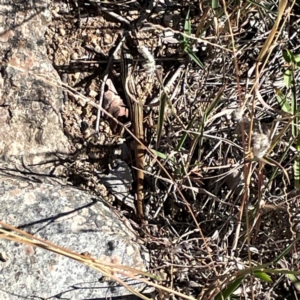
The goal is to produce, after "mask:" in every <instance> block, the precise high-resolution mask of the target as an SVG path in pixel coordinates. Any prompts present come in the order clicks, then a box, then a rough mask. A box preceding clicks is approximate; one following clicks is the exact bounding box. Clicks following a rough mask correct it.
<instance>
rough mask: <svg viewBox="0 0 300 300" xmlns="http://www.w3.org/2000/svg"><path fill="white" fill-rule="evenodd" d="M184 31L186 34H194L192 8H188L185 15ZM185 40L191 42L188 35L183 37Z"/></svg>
mask: <svg viewBox="0 0 300 300" xmlns="http://www.w3.org/2000/svg"><path fill="white" fill-rule="evenodd" d="M184 33H185V34H186V35H191V34H192V27H191V20H190V9H189V10H188V12H187V14H186V16H185V21H184ZM183 41H184V42H185V43H189V42H190V39H189V38H188V37H186V36H184V37H183Z"/></svg>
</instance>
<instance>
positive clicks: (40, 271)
mask: <svg viewBox="0 0 300 300" xmlns="http://www.w3.org/2000/svg"><path fill="white" fill-rule="evenodd" d="M0 195H1V199H0V201H1V211H0V220H2V221H4V222H5V223H8V224H11V225H13V226H15V227H18V228H19V229H21V230H23V231H26V232H28V233H30V234H33V235H35V236H37V237H40V238H43V239H45V240H48V241H51V242H52V243H55V244H57V245H59V246H61V247H64V248H68V249H70V250H72V251H75V252H77V253H89V255H91V256H92V257H94V258H97V259H100V260H103V261H104V262H114V263H118V264H123V265H126V266H130V267H134V268H137V269H139V270H145V264H144V261H143V259H142V257H141V254H140V247H139V245H138V244H136V243H135V242H134V241H133V240H134V239H135V236H134V234H133V233H131V232H130V230H128V227H126V226H125V225H124V224H123V223H122V222H120V221H119V219H118V217H117V216H116V215H114V214H113V213H112V212H111V210H110V209H109V208H108V207H107V205H106V204H105V203H104V202H102V200H101V199H98V198H95V197H93V196H91V195H88V194H87V193H84V192H82V191H80V190H76V189H75V188H72V187H63V186H61V187H59V186H51V185H48V184H37V183H29V182H26V181H24V180H20V179H15V178H8V177H0ZM0 253H1V256H2V257H6V258H7V259H6V261H2V262H1V261H0V299H12V300H17V299H48V298H51V297H53V298H55V297H57V298H58V299H76V300H79V299H106V298H105V297H121V296H122V297H123V296H125V295H128V294H129V292H128V291H127V290H126V289H125V288H124V287H123V286H120V285H118V284H117V283H116V282H106V281H104V282H100V281H101V277H102V274H101V273H99V272H97V271H95V270H93V269H91V268H89V267H87V266H85V265H83V264H81V263H78V262H76V261H74V260H71V259H69V258H67V257H64V256H62V255H57V254H55V253H52V252H50V251H47V250H44V249H40V248H37V247H32V246H28V245H23V244H19V243H15V242H12V241H7V240H4V239H0ZM145 254H146V253H145ZM99 280H100V281H99ZM127 283H128V284H130V285H131V286H132V287H133V288H135V289H137V290H142V289H143V288H144V287H145V286H144V284H141V283H138V282H137V281H133V280H131V279H129V280H127ZM51 299H52V298H51ZM113 299H114V298H113ZM116 299H118V298H116ZM119 299H122V298H119ZM123 299H127V298H123ZM128 299H129V298H128ZM130 299H134V297H133V298H130Z"/></svg>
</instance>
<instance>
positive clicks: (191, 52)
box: [185, 47, 204, 69]
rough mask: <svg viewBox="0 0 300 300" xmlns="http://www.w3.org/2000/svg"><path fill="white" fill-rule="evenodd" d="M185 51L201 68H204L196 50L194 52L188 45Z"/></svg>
mask: <svg viewBox="0 0 300 300" xmlns="http://www.w3.org/2000/svg"><path fill="white" fill-rule="evenodd" d="M185 53H187V54H188V55H189V57H190V58H191V59H192V60H193V61H194V62H195V63H196V64H197V65H198V66H199V67H200V68H201V69H204V65H203V63H202V62H201V60H200V59H199V58H198V57H197V55H196V54H195V52H193V51H192V50H191V48H190V47H187V48H186V49H185Z"/></svg>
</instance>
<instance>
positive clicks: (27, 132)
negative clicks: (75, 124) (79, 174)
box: [0, 0, 70, 181]
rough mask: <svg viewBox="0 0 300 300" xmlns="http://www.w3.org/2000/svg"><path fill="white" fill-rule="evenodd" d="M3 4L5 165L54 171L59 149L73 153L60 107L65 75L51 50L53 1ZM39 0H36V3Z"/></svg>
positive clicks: (0, 51) (1, 146) (0, 81)
mask: <svg viewBox="0 0 300 300" xmlns="http://www.w3.org/2000/svg"><path fill="white" fill-rule="evenodd" d="M4 2H5V3H3V1H2V2H1V4H0V56H1V58H2V59H1V60H2V65H1V72H0V128H1V130H0V158H1V161H0V167H3V168H6V171H8V169H10V170H11V171H13V170H14V169H18V170H20V171H23V172H29V171H32V172H33V173H34V172H37V173H39V174H43V177H42V178H43V181H47V180H48V181H50V179H49V178H48V177H47V175H49V174H50V173H51V172H53V166H54V164H53V160H54V159H57V156H56V154H58V153H69V149H70V145H69V143H68V139H67V138H66V136H65V135H64V134H63V131H62V125H63V124H62V122H61V116H60V112H61V109H62V106H63V94H62V89H61V87H60V86H59V84H58V83H59V80H60V78H59V76H58V74H57V73H56V71H55V70H54V68H53V66H52V64H51V62H50V61H49V59H48V57H47V53H46V47H45V40H44V34H45V30H46V28H47V27H46V26H47V24H48V23H49V22H50V21H51V13H50V11H49V10H47V5H48V2H49V1H41V0H40V1H9V0H6V1H4ZM31 3H34V4H31Z"/></svg>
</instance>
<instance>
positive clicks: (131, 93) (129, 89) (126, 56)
mask: <svg viewBox="0 0 300 300" xmlns="http://www.w3.org/2000/svg"><path fill="white" fill-rule="evenodd" d="M132 73H133V57H132V55H131V54H130V52H129V50H128V49H126V48H125V45H124V44H123V47H122V50H121V76H122V83H123V87H124V90H125V97H126V100H127V105H128V107H129V112H130V120H131V122H132V126H133V133H134V135H135V137H136V138H137V139H138V140H139V141H142V142H143V140H144V128H143V102H142V100H139V99H137V94H136V89H135V83H134V78H133V74H132ZM144 156H145V151H144V148H143V146H142V145H141V144H140V143H139V142H138V141H137V140H135V167H136V169H137V170H136V179H137V192H136V206H137V213H138V217H139V218H140V220H141V222H142V224H145V216H144V203H143V198H144V193H143V189H144Z"/></svg>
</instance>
